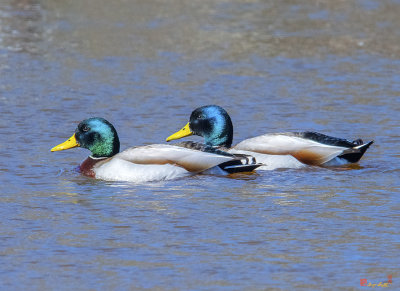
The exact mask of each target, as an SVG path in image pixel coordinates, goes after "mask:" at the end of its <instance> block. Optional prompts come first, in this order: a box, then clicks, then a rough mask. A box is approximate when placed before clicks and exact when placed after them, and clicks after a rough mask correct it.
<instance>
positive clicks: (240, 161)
mask: <svg viewBox="0 0 400 291" xmlns="http://www.w3.org/2000/svg"><path fill="white" fill-rule="evenodd" d="M75 147H81V148H85V149H88V150H89V151H90V152H91V155H89V156H88V157H87V158H86V159H85V160H84V161H83V162H82V163H81V164H80V166H79V167H78V170H79V171H80V172H81V173H82V174H83V175H85V176H88V177H91V178H96V179H101V180H107V181H129V182H149V181H162V180H171V179H175V178H180V177H184V176H189V175H194V174H197V173H207V171H209V172H210V173H213V170H212V169H214V168H217V169H218V173H222V174H227V173H228V174H229V173H236V172H251V171H252V170H253V169H255V168H256V167H258V165H256V164H255V163H254V161H253V160H249V159H246V158H243V156H235V155H233V154H230V153H226V152H223V151H221V150H218V149H215V148H212V147H208V146H205V147H203V150H196V149H190V148H187V147H181V146H174V145H166V144H152V145H146V146H137V147H130V148H128V149H126V150H124V151H122V152H120V141H119V138H118V134H117V131H116V130H115V128H114V126H113V125H112V124H111V123H110V122H109V121H107V120H106V119H104V118H101V117H92V118H88V119H85V120H83V121H81V122H80V123H79V124H78V126H77V127H76V129H75V132H74V134H73V135H72V136H71V137H70V138H69V139H68V140H66V141H65V142H63V143H61V144H59V145H57V146H55V147H53V148H52V149H51V152H56V151H62V150H67V149H71V148H75Z"/></svg>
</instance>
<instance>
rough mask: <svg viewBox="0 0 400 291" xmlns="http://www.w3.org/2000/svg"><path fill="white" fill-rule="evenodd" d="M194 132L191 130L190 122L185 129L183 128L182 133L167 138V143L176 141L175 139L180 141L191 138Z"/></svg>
mask: <svg viewBox="0 0 400 291" xmlns="http://www.w3.org/2000/svg"><path fill="white" fill-rule="evenodd" d="M192 134H193V132H192V131H191V130H190V127H189V122H188V123H187V124H186V125H185V126H184V128H182V129H181V130H180V131H178V132H175V133H174V134H173V135H170V136H169V137H167V139H166V141H171V140H175V139H180V138H182V137H185V136H190V135H192Z"/></svg>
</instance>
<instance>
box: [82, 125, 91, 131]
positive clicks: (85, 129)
mask: <svg viewBox="0 0 400 291" xmlns="http://www.w3.org/2000/svg"><path fill="white" fill-rule="evenodd" d="M89 129H90V128H89V127H88V126H87V125H84V126H82V131H83V132H87V131H89Z"/></svg>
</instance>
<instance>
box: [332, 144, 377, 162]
mask: <svg viewBox="0 0 400 291" xmlns="http://www.w3.org/2000/svg"><path fill="white" fill-rule="evenodd" d="M373 143H374V141H373V140H372V141H370V142H369V143H366V144H361V145H358V146H356V147H354V148H351V149H348V150H345V151H344V152H343V154H341V155H340V156H338V158H342V159H345V160H346V161H348V162H349V163H357V162H358V161H359V160H360V159H361V157H362V156H363V155H364V153H365V152H366V151H367V149H368V148H369V147H370V146H371V145H372V144H373Z"/></svg>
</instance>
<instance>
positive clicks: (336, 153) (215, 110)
mask: <svg viewBox="0 0 400 291" xmlns="http://www.w3.org/2000/svg"><path fill="white" fill-rule="evenodd" d="M190 135H198V136H202V137H204V142H205V144H206V145H208V146H212V147H217V148H220V149H223V150H226V151H228V152H230V153H238V152H242V153H247V154H250V155H252V156H254V157H255V158H256V160H257V162H260V163H263V164H266V165H267V167H264V168H269V169H272V168H280V167H283V168H292V167H300V166H302V165H304V164H306V165H318V166H320V165H324V166H326V165H344V164H347V163H356V162H358V161H359V160H360V159H361V157H362V156H363V154H364V153H365V151H366V150H367V149H368V147H369V146H370V145H371V144H372V143H373V141H370V142H368V143H364V142H363V141H362V140H361V139H357V140H355V141H348V140H346V139H342V138H336V137H332V136H327V135H324V134H322V133H317V132H310V131H306V132H292V133H275V134H264V135H260V136H257V137H253V138H249V139H246V140H243V141H241V142H239V143H238V144H237V145H235V146H234V147H232V148H231V146H232V139H233V126H232V121H231V118H230V116H229V114H228V113H227V112H226V111H225V110H224V109H223V108H222V107H220V106H217V105H208V106H203V107H199V108H197V109H195V110H194V111H193V112H192V114H191V115H190V119H189V122H188V123H187V124H186V125H185V126H184V127H183V128H182V129H181V130H180V131H178V132H176V133H174V134H173V135H171V136H169V137H168V138H167V139H166V141H171V140H176V139H180V138H183V137H185V136H190ZM276 157H281V159H276ZM293 158H295V159H296V160H294V159H293ZM299 162H300V163H299Z"/></svg>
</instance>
